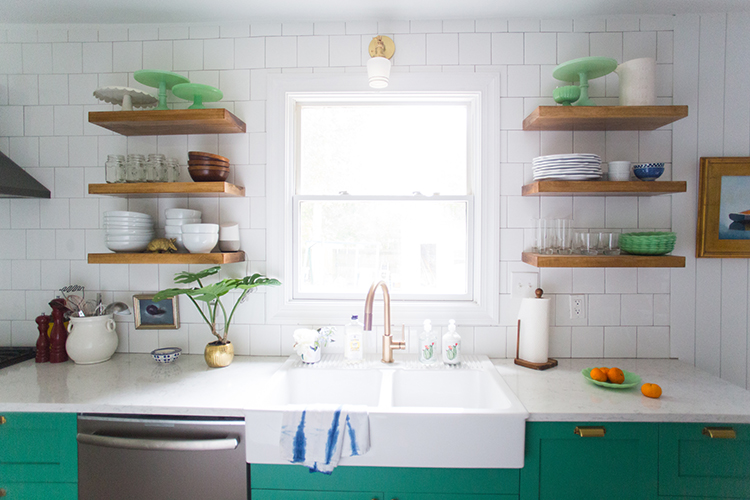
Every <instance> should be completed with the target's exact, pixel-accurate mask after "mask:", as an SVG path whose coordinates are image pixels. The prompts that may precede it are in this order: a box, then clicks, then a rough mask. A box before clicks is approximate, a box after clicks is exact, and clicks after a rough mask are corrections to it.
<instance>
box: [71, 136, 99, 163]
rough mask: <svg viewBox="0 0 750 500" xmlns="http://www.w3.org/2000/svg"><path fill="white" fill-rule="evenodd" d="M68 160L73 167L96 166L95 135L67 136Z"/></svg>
mask: <svg viewBox="0 0 750 500" xmlns="http://www.w3.org/2000/svg"><path fill="white" fill-rule="evenodd" d="M68 161H69V162H70V165H71V166H73V167H96V166H98V165H99V161H98V154H97V140H96V137H85V136H83V137H69V138H68Z"/></svg>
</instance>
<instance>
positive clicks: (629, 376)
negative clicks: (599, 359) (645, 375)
mask: <svg viewBox="0 0 750 500" xmlns="http://www.w3.org/2000/svg"><path fill="white" fill-rule="evenodd" d="M591 370H593V368H584V369H583V370H581V373H582V374H583V378H585V379H586V380H588V381H589V382H592V383H594V384H596V385H600V386H602V387H606V388H607V389H630V388H631V387H635V386H636V385H638V384H640V383H641V377H639V376H638V375H636V374H635V373H632V372H629V371H625V370H623V371H622V373H623V374H624V375H625V381H624V382H623V383H622V384H613V383H611V382H601V381H599V380H594V379H593V378H591V375H590V373H591Z"/></svg>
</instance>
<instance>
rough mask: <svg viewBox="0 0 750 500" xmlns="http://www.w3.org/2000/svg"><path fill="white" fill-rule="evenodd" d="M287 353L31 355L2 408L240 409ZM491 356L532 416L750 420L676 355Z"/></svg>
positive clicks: (4, 387) (749, 396)
mask: <svg viewBox="0 0 750 500" xmlns="http://www.w3.org/2000/svg"><path fill="white" fill-rule="evenodd" d="M398 354H399V353H397V354H396V361H397V362H398V358H399V356H398ZM285 359H286V358H279V357H249V356H236V357H235V358H234V361H233V363H232V364H231V365H230V366H228V367H226V368H221V369H209V368H207V367H206V364H205V361H204V360H203V356H202V355H182V356H180V358H179V359H178V360H177V362H175V363H173V364H169V365H162V364H157V363H156V362H155V361H154V360H153V359H152V358H151V356H150V355H148V354H115V355H114V357H113V358H112V359H111V360H110V361H107V362H105V363H101V364H96V365H75V364H74V363H72V362H67V363H60V364H50V363H42V364H36V363H34V361H33V360H29V361H25V362H23V363H19V364H16V365H13V366H10V367H7V368H3V369H1V370H0V411H6V412H7V411H19V412H21V411H32V412H33V411H45V412H81V413H129V414H161V415H206V416H211V415H225V416H242V415H244V410H245V409H246V408H248V407H249V406H251V405H250V402H251V401H252V400H253V398H254V397H255V396H257V395H258V394H259V393H260V392H261V391H262V389H263V387H264V386H265V384H266V383H267V381H268V380H269V378H270V377H271V375H272V374H273V373H274V372H275V371H276V370H277V369H278V368H279V367H280V366H281V365H282V363H283V362H284V360H285ZM493 364H494V365H495V366H496V368H497V369H498V371H499V372H500V374H501V375H502V377H503V378H504V379H505V381H506V382H507V383H508V385H509V386H510V388H511V389H512V390H513V391H514V392H515V394H516V395H517V396H518V398H519V399H520V401H521V403H522V404H523V405H524V406H525V407H526V410H527V411H528V412H529V421H589V420H591V421H623V422H660V421H661V422H717V423H722V422H727V423H729V422H732V423H750V392H748V391H746V390H745V389H742V388H740V387H737V386H734V385H732V384H729V383H728V382H725V381H723V380H721V379H719V378H717V377H714V376H712V375H709V374H707V373H705V372H703V371H701V370H699V369H697V368H694V367H693V366H691V365H689V364H687V363H682V362H680V361H677V360H664V359H660V360H656V359H653V360H643V359H640V360H635V359H623V360H613V359H607V360H597V359H572V360H560V364H559V366H558V367H556V368H552V369H550V370H546V371H536V370H530V369H527V368H522V367H519V366H516V365H514V364H513V360H510V359H497V360H493ZM591 366H618V367H620V368H622V369H624V370H627V371H630V372H634V373H636V374H638V375H640V376H641V378H642V379H643V382H652V383H657V384H659V385H660V386H661V387H662V389H663V391H664V392H663V395H662V397H661V398H659V399H650V398H647V397H645V396H643V395H642V394H641V392H640V387H633V388H632V389H626V390H613V389H605V388H602V387H599V386H596V385H594V384H592V383H590V382H588V381H587V380H585V379H584V377H583V376H582V375H581V370H582V369H583V368H586V367H591Z"/></svg>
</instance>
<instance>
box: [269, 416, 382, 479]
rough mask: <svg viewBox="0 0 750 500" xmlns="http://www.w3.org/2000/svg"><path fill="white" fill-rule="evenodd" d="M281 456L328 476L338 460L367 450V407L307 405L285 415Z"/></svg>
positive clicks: (368, 418) (368, 425)
mask: <svg viewBox="0 0 750 500" xmlns="http://www.w3.org/2000/svg"><path fill="white" fill-rule="evenodd" d="M279 444H280V445H281V453H282V456H283V457H284V459H285V460H287V461H289V462H291V463H293V464H301V465H305V466H307V467H309V468H310V472H323V473H324V474H330V473H331V471H333V468H334V467H336V465H338V463H339V459H340V458H341V457H352V456H357V455H364V454H365V453H367V451H368V450H369V449H370V417H369V415H368V413H367V407H366V406H350V405H345V406H338V407H334V406H331V405H309V406H306V407H305V408H300V409H298V410H289V411H285V412H284V416H283V419H282V422H281V439H280V443H279Z"/></svg>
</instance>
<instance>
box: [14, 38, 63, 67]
mask: <svg viewBox="0 0 750 500" xmlns="http://www.w3.org/2000/svg"><path fill="white" fill-rule="evenodd" d="M56 45H57V44H56ZM22 47H23V49H22V50H23V72H24V73H37V74H38V73H52V44H49V43H25V44H23V46H22Z"/></svg>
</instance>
